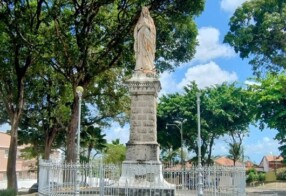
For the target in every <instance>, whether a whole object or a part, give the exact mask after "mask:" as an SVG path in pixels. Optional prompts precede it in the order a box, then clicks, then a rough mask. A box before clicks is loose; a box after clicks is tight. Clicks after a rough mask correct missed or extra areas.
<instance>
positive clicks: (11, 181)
mask: <svg viewBox="0 0 286 196" xmlns="http://www.w3.org/2000/svg"><path fill="white" fill-rule="evenodd" d="M17 119H18V118H14V119H13V121H14V122H12V125H11V140H10V146H9V155H8V162H7V189H15V190H16V191H18V186H17V174H16V160H17V147H18V143H17V142H18V120H17Z"/></svg>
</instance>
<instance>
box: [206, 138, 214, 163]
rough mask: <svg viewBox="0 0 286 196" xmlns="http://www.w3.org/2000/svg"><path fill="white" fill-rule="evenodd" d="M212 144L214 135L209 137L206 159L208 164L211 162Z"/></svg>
mask: <svg viewBox="0 0 286 196" xmlns="http://www.w3.org/2000/svg"><path fill="white" fill-rule="evenodd" d="M213 144H214V136H212V137H211V140H210V144H209V153H208V160H207V164H208V165H210V164H211V158H212V149H213Z"/></svg>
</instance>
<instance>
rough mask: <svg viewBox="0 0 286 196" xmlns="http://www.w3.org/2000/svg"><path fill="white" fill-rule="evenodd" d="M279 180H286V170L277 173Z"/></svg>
mask: <svg viewBox="0 0 286 196" xmlns="http://www.w3.org/2000/svg"><path fill="white" fill-rule="evenodd" d="M277 180H286V171H283V172H280V173H279V174H277Z"/></svg>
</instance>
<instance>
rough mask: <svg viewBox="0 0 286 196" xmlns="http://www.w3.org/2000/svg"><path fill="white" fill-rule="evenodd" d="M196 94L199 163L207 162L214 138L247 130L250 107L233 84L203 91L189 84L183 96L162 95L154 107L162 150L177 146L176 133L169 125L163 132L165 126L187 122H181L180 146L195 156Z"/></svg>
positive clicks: (251, 105) (240, 91)
mask: <svg viewBox="0 0 286 196" xmlns="http://www.w3.org/2000/svg"><path fill="white" fill-rule="evenodd" d="M197 92H201V97H200V99H201V104H200V105H201V107H200V108H201V139H202V147H201V152H202V154H201V155H202V160H203V162H205V163H211V157H212V148H213V145H214V141H215V139H218V138H219V137H222V136H224V135H226V134H230V135H231V134H233V133H234V132H235V131H236V130H247V128H248V126H249V124H250V123H251V122H252V121H253V115H254V113H253V107H254V104H252V101H253V100H252V99H251V97H250V96H247V95H248V94H247V91H246V90H245V89H243V88H241V87H238V86H236V84H235V83H233V84H226V83H224V84H221V85H216V86H212V87H209V88H206V89H203V90H199V89H198V87H197V85H196V84H195V83H191V84H189V85H188V86H187V87H185V93H184V94H171V95H168V96H163V97H162V98H161V99H160V103H159V106H158V141H159V143H160V144H161V146H162V147H163V148H165V149H170V148H174V149H176V148H179V147H180V146H179V144H180V142H179V141H180V139H179V136H180V134H179V130H177V129H176V127H173V126H172V127H169V128H168V129H167V130H166V129H165V126H166V124H167V123H173V122H174V121H175V120H178V119H187V121H186V122H185V123H184V134H183V138H184V144H185V145H186V146H187V147H188V149H189V150H190V151H194V152H195V153H196V154H197V153H198V145H197V103H196V99H197V98H196V93H197ZM170 138H171V139H170ZM206 155H207V158H205V156H206ZM194 160H197V158H196V157H195V158H194Z"/></svg>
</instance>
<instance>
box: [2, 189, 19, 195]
mask: <svg viewBox="0 0 286 196" xmlns="http://www.w3.org/2000/svg"><path fill="white" fill-rule="evenodd" d="M0 195H1V196H16V195H17V191H16V190H15V189H6V190H0Z"/></svg>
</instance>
